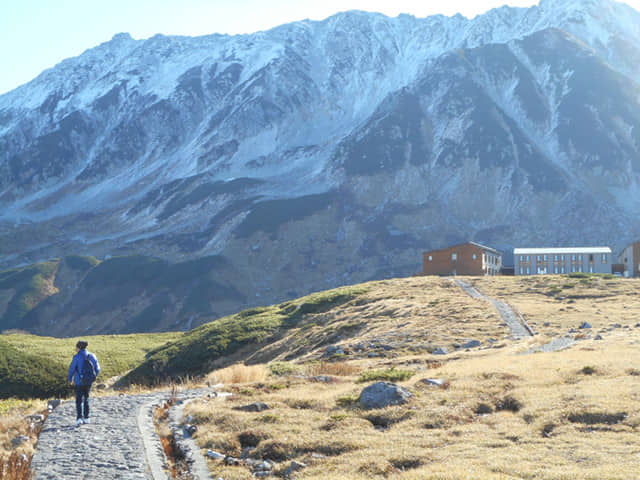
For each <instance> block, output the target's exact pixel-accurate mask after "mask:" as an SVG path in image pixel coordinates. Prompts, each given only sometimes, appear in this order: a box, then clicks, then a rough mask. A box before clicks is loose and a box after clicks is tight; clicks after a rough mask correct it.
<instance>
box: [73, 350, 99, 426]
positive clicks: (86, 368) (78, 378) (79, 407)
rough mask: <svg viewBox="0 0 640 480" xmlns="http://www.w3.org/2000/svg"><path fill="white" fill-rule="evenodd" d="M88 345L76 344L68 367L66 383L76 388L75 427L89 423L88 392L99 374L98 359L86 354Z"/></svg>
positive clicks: (91, 354)
mask: <svg viewBox="0 0 640 480" xmlns="http://www.w3.org/2000/svg"><path fill="white" fill-rule="evenodd" d="M88 345H89V344H88V343H87V342H85V341H84V340H79V341H78V343H76V354H75V355H74V356H73V360H72V361H71V365H69V377H68V381H69V384H71V385H75V388H76V427H79V426H80V425H82V424H83V423H89V392H90V391H91V385H93V382H94V381H95V379H96V377H97V376H98V374H99V373H100V365H99V364H98V358H97V357H96V356H95V355H94V354H93V353H89V352H87V346H88ZM83 407H84V408H83Z"/></svg>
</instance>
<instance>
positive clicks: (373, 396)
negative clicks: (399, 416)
mask: <svg viewBox="0 0 640 480" xmlns="http://www.w3.org/2000/svg"><path fill="white" fill-rule="evenodd" d="M412 396H413V394H412V393H411V392H410V391H409V390H407V389H406V388H403V387H401V386H399V385H396V384H394V383H389V382H377V383H374V384H373V385H369V386H368V387H366V388H365V389H364V390H362V393H361V394H360V406H361V407H362V408H364V409H367V410H369V409H372V408H384V407H388V406H390V405H402V404H404V403H407V402H408V401H409V398H411V397H412Z"/></svg>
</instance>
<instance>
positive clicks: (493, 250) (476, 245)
mask: <svg viewBox="0 0 640 480" xmlns="http://www.w3.org/2000/svg"><path fill="white" fill-rule="evenodd" d="M463 245H473V246H475V247H478V248H480V249H482V250H486V251H487V252H491V253H494V254H496V255H502V253H500V252H499V251H498V250H496V249H495V248H491V247H487V246H486V245H482V244H480V243H476V242H464V243H458V244H457V245H452V246H450V247H445V248H439V249H437V250H430V251H428V252H424V253H425V254H426V253H434V252H441V251H443V250H451V249H452V248H456V247H462V246H463Z"/></svg>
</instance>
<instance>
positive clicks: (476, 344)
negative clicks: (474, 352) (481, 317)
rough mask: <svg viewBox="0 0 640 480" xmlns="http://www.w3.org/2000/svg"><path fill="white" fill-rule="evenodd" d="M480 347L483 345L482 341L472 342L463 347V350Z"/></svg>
mask: <svg viewBox="0 0 640 480" xmlns="http://www.w3.org/2000/svg"><path fill="white" fill-rule="evenodd" d="M480 345H482V342H481V341H480V340H470V341H468V342H467V343H465V344H464V345H462V348H476V347H479V346H480Z"/></svg>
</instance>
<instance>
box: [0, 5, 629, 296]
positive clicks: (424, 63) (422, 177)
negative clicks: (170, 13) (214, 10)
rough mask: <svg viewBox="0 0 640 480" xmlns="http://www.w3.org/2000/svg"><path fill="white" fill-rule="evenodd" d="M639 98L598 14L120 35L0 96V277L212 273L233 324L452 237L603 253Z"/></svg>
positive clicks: (371, 18) (624, 14)
mask: <svg viewBox="0 0 640 480" xmlns="http://www.w3.org/2000/svg"><path fill="white" fill-rule="evenodd" d="M639 81H640V14H638V13H637V12H635V11H634V10H632V9H631V8H629V7H627V6H625V5H623V4H620V3H616V2H613V1H608V0H606V1H597V2H595V1H591V0H583V1H577V0H574V1H570V0H543V1H542V2H541V3H540V4H539V5H538V6H535V7H532V8H529V9H515V8H507V7H503V8H501V9H497V10H493V11H491V12H488V13H487V14H485V15H483V16H479V17H477V18H475V19H473V20H467V19H465V18H463V17H461V16H456V17H452V18H447V17H441V16H439V17H429V18H426V19H416V18H413V17H410V16H400V17H397V18H387V17H385V16H383V15H378V14H369V13H364V12H347V13H344V14H338V15H336V16H334V17H331V18H329V19H327V20H325V21H322V22H298V23H293V24H289V25H284V26H282V27H278V28H276V29H273V30H271V31H268V32H260V33H257V34H253V35H244V36H236V37H229V36H221V35H211V36H206V37H199V38H185V37H164V36H160V35H159V36H156V37H153V38H150V39H148V40H144V41H141V40H133V39H132V38H131V37H129V36H128V35H126V34H121V35H117V36H116V37H114V38H113V39H112V40H111V41H110V42H107V43H105V44H103V45H100V46H98V47H96V48H94V49H91V50H88V51H87V52H85V53H84V54H83V55H81V56H80V57H77V58H73V59H69V60H66V61H64V62H62V63H61V64H60V65H58V66H56V67H55V68H53V69H51V70H48V71H46V72H44V73H43V74H41V75H40V76H39V77H38V78H36V79H35V80H33V81H32V82H31V83H29V84H27V85H24V86H22V87H20V88H18V89H16V90H15V91H13V92H10V93H8V94H5V95H3V96H1V97H0V265H1V266H4V267H8V266H12V265H17V264H23V263H29V262H32V261H36V260H42V259H47V258H51V257H53V256H62V255H65V254H68V253H71V252H72V253H82V254H92V255H96V256H98V257H104V256H107V255H112V256H116V255H129V254H143V255H152V256H158V257H161V258H165V259H169V260H170V261H172V262H173V261H179V260H180V261H182V260H188V259H193V258H200V257H205V256H214V255H215V256H219V257H222V258H225V259H226V260H227V261H228V262H229V265H230V266H231V267H230V269H232V270H233V271H234V272H236V273H237V274H239V273H241V274H242V277H243V278H244V279H245V281H244V283H243V285H242V286H241V287H238V285H237V284H236V285H235V286H234V289H235V290H234V291H237V290H238V288H240V289H241V290H242V291H240V292H238V295H237V296H238V298H243V300H242V302H237V303H238V307H239V308H240V307H242V306H245V305H255V304H264V303H269V302H273V301H278V300H283V299H285V298H287V297H292V296H299V295H301V294H304V293H306V292H309V291H312V290H318V289H324V288H327V287H331V286H335V285H338V284H343V283H353V282H359V281H364V280H368V279H371V278H381V277H388V276H393V275H406V274H410V273H414V272H416V271H418V270H419V269H420V253H421V252H422V251H423V250H426V249H430V248H438V247H442V246H445V245H447V244H450V243H453V242H459V241H466V240H468V239H473V240H476V241H479V242H485V243H488V244H491V245H493V246H496V247H498V248H502V249H505V250H508V249H509V248H510V247H512V246H514V245H520V246H523V245H563V246H566V245H577V244H580V245H582V244H606V245H611V246H612V247H614V248H616V247H621V246H622V245H623V244H625V243H627V242H630V241H633V240H636V239H637V236H638V235H640V223H639V222H638V220H637V219H638V218H640V217H639V215H638V214H639V213H640V188H639V186H638V185H639V179H640V176H639V172H640V152H639V149H640V104H639V102H640V83H639ZM220 275H221V278H220V279H219V281H220V282H221V284H224V283H225V278H224V273H223V272H221V274H220ZM234 275H235V274H234ZM234 305H235V304H234Z"/></svg>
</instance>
